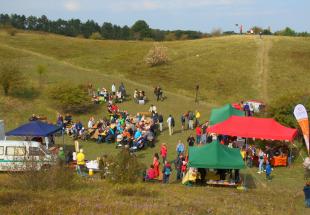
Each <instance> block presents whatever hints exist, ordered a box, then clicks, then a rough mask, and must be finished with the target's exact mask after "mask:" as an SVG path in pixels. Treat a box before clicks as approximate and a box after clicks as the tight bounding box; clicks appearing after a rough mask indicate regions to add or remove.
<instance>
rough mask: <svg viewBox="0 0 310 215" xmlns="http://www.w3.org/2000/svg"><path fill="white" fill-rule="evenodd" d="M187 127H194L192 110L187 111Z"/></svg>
mask: <svg viewBox="0 0 310 215" xmlns="http://www.w3.org/2000/svg"><path fill="white" fill-rule="evenodd" d="M188 129H191V130H193V129H194V113H193V112H192V111H189V112H188Z"/></svg>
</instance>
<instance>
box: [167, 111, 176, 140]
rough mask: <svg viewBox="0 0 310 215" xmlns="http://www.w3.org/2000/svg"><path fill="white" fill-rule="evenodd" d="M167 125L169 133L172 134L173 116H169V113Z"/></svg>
mask: <svg viewBox="0 0 310 215" xmlns="http://www.w3.org/2000/svg"><path fill="white" fill-rule="evenodd" d="M167 125H168V129H169V135H170V136H171V135H172V134H173V128H174V126H175V123H174V118H173V117H172V116H171V114H170V115H169V117H168V119H167Z"/></svg>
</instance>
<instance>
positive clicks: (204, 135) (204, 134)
mask: <svg viewBox="0 0 310 215" xmlns="http://www.w3.org/2000/svg"><path fill="white" fill-rule="evenodd" d="M208 124H209V122H206V123H205V124H203V125H202V127H201V129H202V135H201V140H200V141H201V142H202V144H206V143H207V128H208Z"/></svg>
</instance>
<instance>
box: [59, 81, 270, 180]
mask: <svg viewBox="0 0 310 215" xmlns="http://www.w3.org/2000/svg"><path fill="white" fill-rule="evenodd" d="M90 94H92V97H93V100H94V101H95V102H96V103H98V101H99V102H104V103H106V104H107V110H108V113H109V115H108V117H103V118H101V119H97V120H95V118H94V117H90V118H89V120H88V122H87V124H86V125H85V126H84V125H83V123H82V122H81V121H79V120H77V121H73V119H72V116H70V115H69V114H66V115H65V117H63V116H62V115H60V114H59V115H58V117H57V124H58V125H59V126H61V127H63V131H64V132H65V133H66V134H68V135H70V136H72V137H74V138H75V139H77V138H81V139H93V140H95V141H96V142H97V143H98V144H100V143H115V144H116V147H124V146H127V147H128V148H130V150H131V151H135V150H140V149H143V148H144V147H146V146H154V145H155V137H156V135H158V134H159V133H160V132H162V131H163V127H164V117H163V115H162V114H159V113H158V111H157V107H156V106H155V105H153V104H151V105H150V107H149V110H148V114H145V113H137V114H136V115H130V114H129V113H128V112H127V111H121V110H120V108H119V107H118V105H117V103H118V102H122V101H123V99H124V98H125V96H126V89H125V86H124V84H123V83H121V85H120V86H119V87H118V90H116V85H115V84H114V83H113V84H112V86H111V92H108V90H106V89H105V88H102V89H98V90H97V92H96V93H95V92H94V91H90ZM154 96H155V98H156V100H157V101H159V100H162V97H163V92H162V89H161V88H160V86H156V87H155V89H154ZM133 99H134V101H135V102H137V103H139V104H140V102H139V101H141V100H143V101H145V100H146V96H145V92H144V91H142V90H138V89H136V90H135V91H134V96H133ZM143 104H144V103H143ZM240 109H241V110H243V111H245V113H246V115H247V116H252V115H253V113H254V111H253V107H252V106H251V105H249V104H248V103H243V102H241V103H240ZM166 123H167V128H168V133H169V135H173V134H174V130H175V124H176V122H175V118H174V116H173V115H172V114H170V115H168V117H167V119H166ZM180 124H181V127H180V131H181V132H184V131H185V130H193V134H195V135H193V134H190V136H189V137H188V138H187V140H186V141H187V145H188V147H192V146H195V145H197V146H199V145H204V144H208V143H211V142H212V141H213V140H214V139H218V140H219V141H220V143H221V144H225V145H227V146H228V147H231V148H233V147H235V148H237V147H239V148H242V147H240V145H238V143H237V142H238V141H237V140H236V137H228V136H221V135H220V136H215V135H214V134H208V132H207V128H208V125H209V122H208V121H205V122H202V121H201V114H200V112H199V111H198V110H196V111H191V110H189V111H187V112H185V113H183V114H181V116H180ZM188 147H185V146H184V144H183V143H182V141H181V140H179V142H178V143H177V148H176V154H177V156H176V158H175V159H174V160H173V162H172V163H174V166H175V170H176V179H177V180H180V179H182V177H183V176H184V175H185V173H186V172H187V171H188V168H187V162H188V155H187V153H186V148H188ZM270 151H271V150H268V148H267V149H266V151H265V152H264V151H263V150H262V149H259V148H255V147H254V146H253V145H251V146H249V147H247V148H245V147H243V148H242V150H241V154H242V156H243V158H244V160H245V162H246V163H247V164H248V165H249V166H250V167H252V166H253V165H255V164H257V165H258V168H259V171H258V173H262V172H266V174H267V175H266V177H267V178H268V179H271V177H270V174H271V170H272V168H271V159H272V154H271V153H270ZM160 157H161V158H162V167H161V164H160V163H161V162H160ZM167 157H168V147H167V144H165V143H163V144H161V147H160V151H159V152H158V153H155V154H154V157H153V162H152V164H151V165H150V167H149V169H148V170H147V171H146V176H145V179H146V180H154V179H161V180H162V181H163V182H164V183H168V182H169V176H170V175H171V172H172V165H171V162H169V161H168V159H167ZM199 171H202V170H199ZM228 173H229V174H230V175H231V172H228ZM218 174H219V175H220V176H222V175H223V174H224V173H223V171H221V170H219V171H218ZM225 174H226V173H225ZM200 175H204V172H203V171H202V172H201V173H200ZM235 175H236V176H235V178H236V180H237V179H238V178H239V174H238V172H236V173H235ZM221 178H222V177H221Z"/></svg>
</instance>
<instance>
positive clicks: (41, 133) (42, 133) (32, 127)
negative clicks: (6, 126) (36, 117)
mask: <svg viewBox="0 0 310 215" xmlns="http://www.w3.org/2000/svg"><path fill="white" fill-rule="evenodd" d="M59 130H61V127H58V126H56V125H53V124H47V123H44V122H42V121H31V122H29V123H27V124H24V125H22V126H20V127H18V128H16V129H14V130H12V131H9V132H7V133H6V136H26V137H47V136H50V135H52V134H54V133H56V132H57V131H59Z"/></svg>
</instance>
